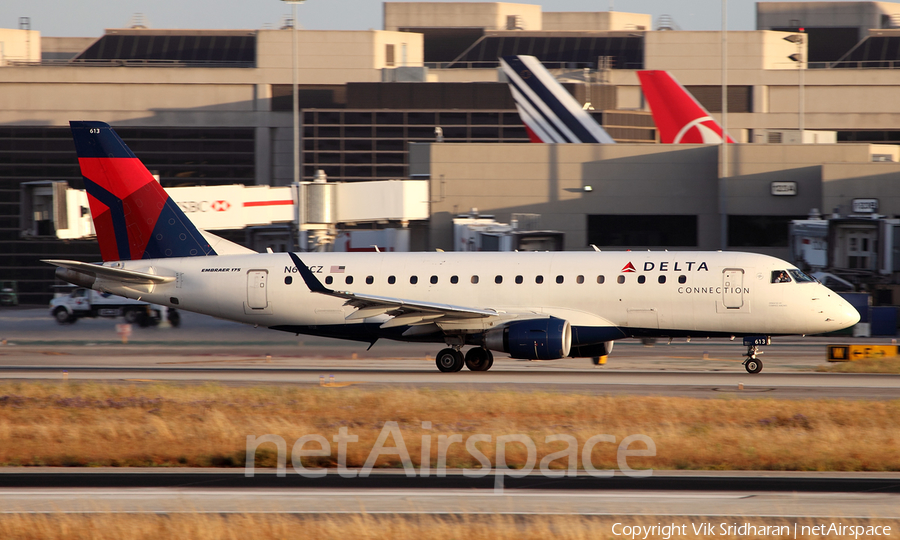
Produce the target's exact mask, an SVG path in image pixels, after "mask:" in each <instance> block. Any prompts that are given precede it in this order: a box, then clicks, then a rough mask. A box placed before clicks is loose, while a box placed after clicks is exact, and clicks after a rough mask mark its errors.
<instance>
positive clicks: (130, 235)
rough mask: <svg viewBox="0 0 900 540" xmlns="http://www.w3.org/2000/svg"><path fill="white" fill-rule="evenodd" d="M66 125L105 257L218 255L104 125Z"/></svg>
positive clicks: (141, 257) (140, 257)
mask: <svg viewBox="0 0 900 540" xmlns="http://www.w3.org/2000/svg"><path fill="white" fill-rule="evenodd" d="M69 125H70V126H71V128H72V136H73V138H74V139H75V149H76V151H77V152H78V164H79V165H80V166H81V175H82V176H83V177H84V185H85V188H86V189H87V193H88V202H89V203H90V206H91V216H92V217H93V220H94V229H95V230H96V231H97V241H98V242H99V243H100V254H101V256H102V257H103V260H104V261H124V260H134V259H157V258H165V257H193V256H198V255H216V252H215V250H213V248H212V247H210V245H209V243H208V242H207V241H206V239H205V238H204V237H203V235H202V234H201V233H200V231H198V230H197V228H196V227H195V226H194V224H193V223H191V221H190V220H189V219H188V218H187V216H185V215H184V212H182V211H181V209H180V208H179V207H178V205H177V204H175V202H174V201H173V200H172V199H171V198H170V197H169V195H168V194H167V193H166V192H165V190H164V189H163V188H162V186H160V185H159V182H157V181H156V180H155V179H154V178H153V176H152V175H151V174H150V171H148V170H147V168H146V167H144V165H143V164H142V163H141V161H140V160H139V159H138V158H137V157H135V155H134V154H133V153H132V152H131V150H130V149H129V148H128V146H126V145H125V142H123V141H122V139H120V138H119V136H118V135H116V132H115V131H113V129H112V128H111V127H109V125H108V124H105V123H103V122H69Z"/></svg>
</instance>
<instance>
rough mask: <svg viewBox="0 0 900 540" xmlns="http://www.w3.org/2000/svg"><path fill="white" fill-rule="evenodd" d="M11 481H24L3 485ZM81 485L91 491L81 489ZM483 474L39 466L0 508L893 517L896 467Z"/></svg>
mask: <svg viewBox="0 0 900 540" xmlns="http://www.w3.org/2000/svg"><path fill="white" fill-rule="evenodd" d="M16 477H18V479H17V478H16ZM17 480H18V482H19V483H20V484H21V485H22V486H24V487H18V488H10V487H9V485H10V484H11V483H14V482H16V481H17ZM92 481H93V483H94V484H95V485H96V486H97V487H85V486H86V485H91V482H92ZM494 482H495V481H494V479H493V478H491V477H487V478H481V479H467V478H463V477H462V476H461V475H459V474H453V475H450V477H449V478H446V479H436V478H434V477H431V478H407V477H405V476H403V475H402V474H396V473H391V472H379V473H374V474H373V475H372V476H371V477H369V478H366V479H360V478H355V479H343V478H339V477H337V475H335V474H331V475H329V476H328V477H326V478H323V479H315V480H310V479H302V478H301V477H299V476H298V475H296V474H293V473H290V474H289V475H288V476H287V477H283V478H278V477H276V476H275V475H273V474H272V473H271V471H268V472H266V473H262V474H259V473H258V474H257V475H256V476H255V477H253V478H245V477H244V476H243V474H242V472H241V471H231V472H227V473H217V472H209V471H202V472H201V471H196V470H194V471H188V472H181V471H165V472H159V471H152V470H142V471H141V472H138V473H132V472H125V471H119V472H110V471H109V470H103V471H76V470H72V469H67V470H64V471H62V472H58V471H52V470H47V469H42V470H40V471H39V472H28V473H24V474H12V475H9V474H3V475H0V483H2V485H0V508H2V512H5V513H18V512H114V513H115V512H131V513H133V512H165V513H178V512H219V513H222V512H225V513H228V512H261V513H303V514H307V513H308V514H345V513H361V512H365V513H369V514H379V513H390V514H396V513H400V514H403V513H410V514H496V513H500V514H515V515H541V514H560V515H596V516H613V515H615V516H625V515H632V516H666V515H672V516H674V515H678V516H756V517H786V518H790V517H805V518H810V517H828V518H845V519H846V518H861V519H900V475H896V474H893V475H892V474H887V475H880V476H879V475H872V474H857V475H848V474H831V475H829V474H823V473H806V474H804V473H727V472H725V473H721V472H719V473H715V472H703V473H691V472H676V471H658V472H656V473H655V475H654V477H651V478H648V479H634V478H625V477H623V476H622V475H621V474H619V475H617V476H616V477H615V478H611V479H598V478H590V477H588V478H583V477H579V478H565V479H548V478H544V477H541V476H540V475H531V476H529V477H526V478H518V479H517V478H506V479H505V482H504V483H505V487H504V488H503V489H493V488H492V487H491V486H493V485H494ZM36 485H37V486H48V487H34V486H36ZM342 486H344V487H342ZM602 486H606V487H605V488H604V487H602ZM729 486H730V487H729ZM792 486H793V488H794V489H791V488H792ZM753 488H755V489H753ZM767 488H768V489H767Z"/></svg>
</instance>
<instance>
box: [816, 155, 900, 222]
mask: <svg viewBox="0 0 900 540" xmlns="http://www.w3.org/2000/svg"><path fill="white" fill-rule="evenodd" d="M897 185H900V164H898V163H866V164H857V163H853V164H850V163H827V164H825V165H823V166H822V206H823V208H822V212H823V213H830V212H831V211H832V210H833V209H834V208H838V209H839V210H838V211H839V212H840V213H841V215H844V216H846V215H847V214H850V213H851V206H850V205H851V203H852V201H853V199H878V213H879V214H882V215H886V216H891V217H898V216H900V190H898V189H897Z"/></svg>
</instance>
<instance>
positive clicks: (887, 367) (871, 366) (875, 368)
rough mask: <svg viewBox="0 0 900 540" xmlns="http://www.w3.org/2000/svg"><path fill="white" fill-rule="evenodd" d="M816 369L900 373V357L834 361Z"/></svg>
mask: <svg viewBox="0 0 900 540" xmlns="http://www.w3.org/2000/svg"><path fill="white" fill-rule="evenodd" d="M816 371H826V372H833V373H893V374H898V373H900V357H893V358H867V359H864V360H855V361H853V362H833V363H830V364H829V365H827V366H822V367H820V368H818V369H816Z"/></svg>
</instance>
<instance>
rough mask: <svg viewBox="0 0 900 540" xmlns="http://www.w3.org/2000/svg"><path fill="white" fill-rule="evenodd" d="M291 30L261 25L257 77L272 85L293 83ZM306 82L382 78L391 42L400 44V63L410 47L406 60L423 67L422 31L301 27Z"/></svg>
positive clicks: (396, 49) (300, 56)
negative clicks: (338, 29) (272, 28)
mask: <svg viewBox="0 0 900 540" xmlns="http://www.w3.org/2000/svg"><path fill="white" fill-rule="evenodd" d="M291 39H292V36H291V31H290V30H260V31H259V33H258V36H257V51H256V54H257V68H258V69H259V70H260V73H258V74H257V77H260V78H262V79H263V80H265V81H267V82H269V83H271V84H290V83H291V70H292V68H291V65H292V59H291ZM297 39H298V44H297V49H298V72H299V73H298V76H299V78H300V81H299V82H300V84H341V83H346V82H377V81H380V80H381V71H380V70H381V69H382V68H385V67H389V66H388V65H387V63H386V62H385V51H386V45H388V44H391V45H394V58H395V65H394V66H390V67H396V66H399V65H401V64H400V63H401V61H402V58H403V54H402V51H403V48H404V46H405V48H406V58H407V60H406V62H407V63H406V65H407V66H422V65H423V59H424V56H423V55H424V47H423V41H422V34H415V33H410V32H385V31H382V30H365V31H332V30H300V31H298V32H297Z"/></svg>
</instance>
